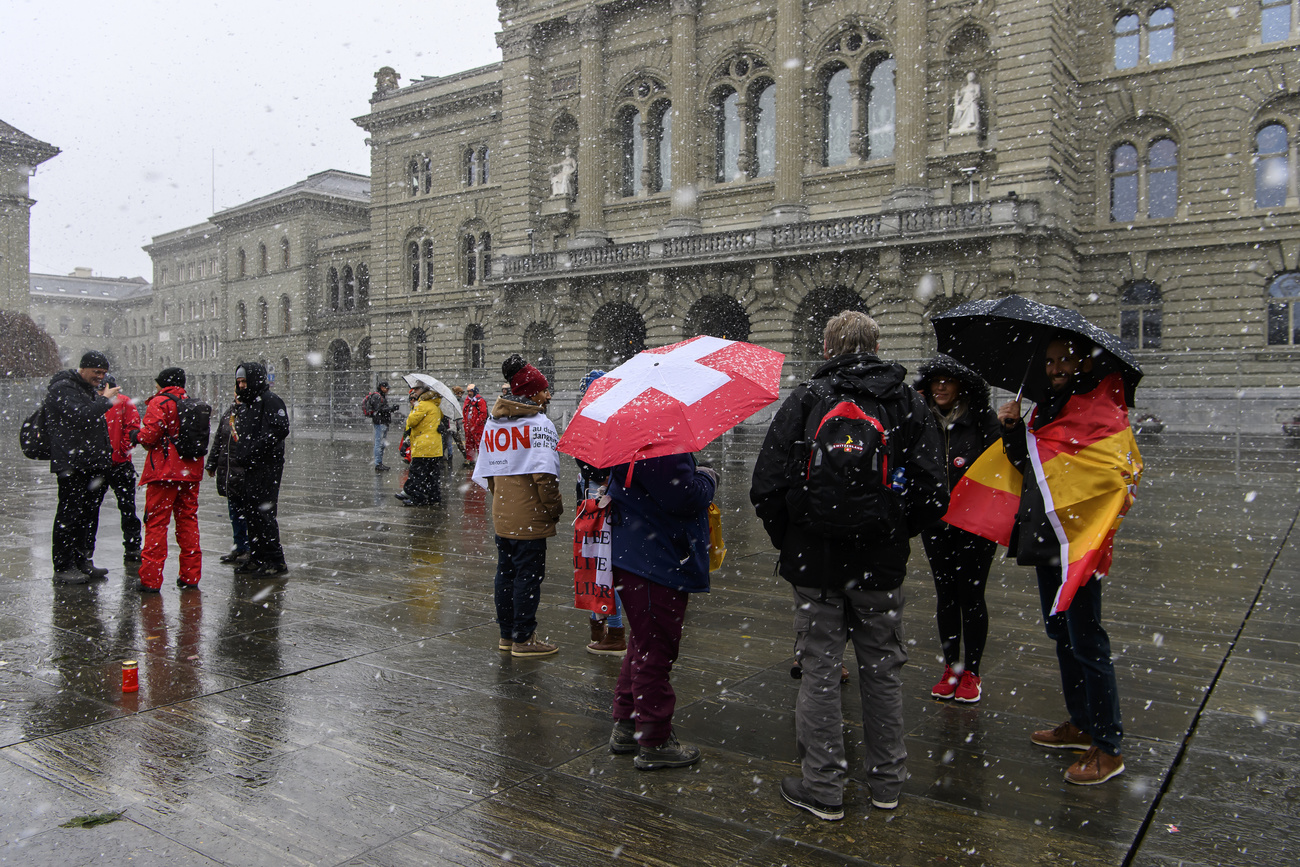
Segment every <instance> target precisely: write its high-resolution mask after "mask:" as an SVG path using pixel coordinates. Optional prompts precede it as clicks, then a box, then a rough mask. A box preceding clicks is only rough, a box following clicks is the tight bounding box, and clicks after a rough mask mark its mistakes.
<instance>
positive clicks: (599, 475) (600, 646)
mask: <svg viewBox="0 0 1300 867" xmlns="http://www.w3.org/2000/svg"><path fill="white" fill-rule="evenodd" d="M604 375H605V371H603V370H593V371H590V372H589V373H588V374H587V375H586V376H584V377H583V378H582V384H581V385H579V386H578V400H579V401H581V400H582V398H583V397H584V396H585V395H586V394H587V389H588V388H590V387H591V384H592V383H593V382H595V381H596V380H598V379H600V378H601V377H602V376H604ZM574 460H575V461H577V462H578V483H577V494H578V502H579V503H581V502H582V501H583V500H593V499H594V500H598V499H600V497H601V496H603V495H604V494H605V493H606V492H607V491H608V485H609V469H608V468H605V469H600V468H597V467H593V466H592V465H591V464H589V463H587V462H586V461H584V460H582V459H581V458H574ZM588 622H589V623H590V625H591V641H590V642H588V644H587V652H588V653H594V654H597V655H602V654H608V655H610V656H622V655H623V654H625V653H627V630H626V629H625V628H624V626H623V603H622V601H621V600H620V599H619V596H618V591H617V590H615V591H614V610H613V611H611V612H610V613H609V614H598V613H597V612H595V611H593V612H591V617H590V619H589V621H588Z"/></svg>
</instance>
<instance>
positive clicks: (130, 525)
mask: <svg viewBox="0 0 1300 867" xmlns="http://www.w3.org/2000/svg"><path fill="white" fill-rule="evenodd" d="M116 387H117V380H115V379H114V378H113V374H111V373H106V374H104V383H103V388H116ZM100 393H101V394H102V393H103V389H101V390H100ZM104 420H105V421H106V422H107V423H108V441H109V444H110V445H112V447H113V466H112V468H111V469H110V470H109V471H108V486H109V487H110V488H112V489H113V497H114V498H115V499H116V500H117V511H118V513H119V514H120V515H121V518H122V559H123V560H124V561H126V562H127V563H139V562H140V544H141V537H140V517H139V516H138V515H137V514H136V513H135V464H134V463H133V462H132V460H131V451H132V450H133V449H134V448H135V445H136V443H137V442H138V441H139V437H140V411H139V410H138V409H136V408H135V401H133V400H131V398H129V397H127V396H126V395H125V394H122V393H121V392H118V394H117V395H116V396H115V397H114V398H113V408H112V409H110V410H109V411H108V413H107V414H105V416H104Z"/></svg>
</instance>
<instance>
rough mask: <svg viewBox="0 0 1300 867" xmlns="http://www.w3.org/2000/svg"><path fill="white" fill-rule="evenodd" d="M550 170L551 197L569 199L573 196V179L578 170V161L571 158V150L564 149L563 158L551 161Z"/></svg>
mask: <svg viewBox="0 0 1300 867" xmlns="http://www.w3.org/2000/svg"><path fill="white" fill-rule="evenodd" d="M550 171H551V198H552V199H569V198H572V197H573V179H574V175H576V174H577V171H578V161H577V160H575V159H574V158H573V151H572V150H570V149H569V148H567V147H566V148H565V149H564V158H563V159H561V160H560V161H559V162H558V163H553V164H552V165H551V167H550Z"/></svg>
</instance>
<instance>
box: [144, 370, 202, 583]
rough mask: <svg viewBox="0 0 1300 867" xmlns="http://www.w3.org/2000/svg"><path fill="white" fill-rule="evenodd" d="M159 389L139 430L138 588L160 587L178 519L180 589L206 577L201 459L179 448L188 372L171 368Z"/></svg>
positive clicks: (159, 379) (162, 376)
mask: <svg viewBox="0 0 1300 867" xmlns="http://www.w3.org/2000/svg"><path fill="white" fill-rule="evenodd" d="M154 382H156V383H157V384H158V391H157V392H156V393H155V394H154V396H153V397H151V398H149V403H148V404H147V405H146V407H145V413H144V422H143V424H142V425H141V428H140V445H142V446H144V448H145V450H146V451H147V454H146V456H145V461H144V470H143V471H142V472H141V473H140V485H141V486H142V487H144V489H145V498H144V526H145V540H144V556H143V561H142V562H141V564H140V590H141V591H142V592H145V593H157V592H158V591H159V590H161V589H162V582H163V564H164V563H166V561H167V526H168V524H169V522H170V521H171V519H172V517H173V516H175V518H176V545H177V547H178V548H180V577H179V578H178V579H177V580H176V586H178V587H180V588H181V589H182V590H185V589H189V588H192V587H197V586H198V585H199V580H200V579H201V578H202V577H203V552H202V550H201V549H200V547H199V484H200V482H202V480H203V458H186V457H182V456H181V454H180V452H179V449H178V447H177V444H176V443H177V439H178V438H179V437H180V433H181V421H180V412H179V401H182V400H185V399H186V394H185V371H184V370H182V369H181V368H179V367H168V368H166V369H164V370H163V371H162V372H161V373H159V374H158V376H157V378H156V379H155V380H154Z"/></svg>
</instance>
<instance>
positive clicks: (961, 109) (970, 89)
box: [948, 72, 980, 135]
mask: <svg viewBox="0 0 1300 867" xmlns="http://www.w3.org/2000/svg"><path fill="white" fill-rule="evenodd" d="M979 131H980V86H979V85H978V84H976V83H975V73H973V72H968V73H966V84H965V85H964V86H962V87H960V88H958V89H957V92H956V93H954V94H953V97H952V126H950V127H948V132H949V133H950V134H952V135H964V134H966V133H973V132H979Z"/></svg>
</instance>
